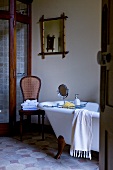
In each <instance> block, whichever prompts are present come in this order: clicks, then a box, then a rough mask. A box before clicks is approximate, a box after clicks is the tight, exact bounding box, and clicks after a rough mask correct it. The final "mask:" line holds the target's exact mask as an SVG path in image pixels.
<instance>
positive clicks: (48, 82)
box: [32, 0, 101, 102]
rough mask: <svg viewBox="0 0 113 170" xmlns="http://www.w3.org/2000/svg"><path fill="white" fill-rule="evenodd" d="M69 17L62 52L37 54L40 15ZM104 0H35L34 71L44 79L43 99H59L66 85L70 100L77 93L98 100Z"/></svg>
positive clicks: (85, 97)
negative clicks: (98, 60)
mask: <svg viewBox="0 0 113 170" xmlns="http://www.w3.org/2000/svg"><path fill="white" fill-rule="evenodd" d="M63 12H64V13H65V15H66V16H68V19H67V20H66V50H67V51H69V53H68V54H67V55H66V57H65V58H64V59H62V55H55V56H54V55H51V56H45V59H42V58H41V56H38V53H40V52H41V50H40V49H41V45H40V29H39V24H37V22H38V21H39V19H40V17H41V16H42V15H44V17H45V18H55V17H59V16H60V15H61V14H62V13H63ZM100 40H101V0H65V1H61V0H34V1H33V3H32V74H33V75H37V76H39V77H40V78H41V80H42V87H41V92H40V98H39V100H40V101H48V100H59V97H58V96H57V92H56V91H57V87H58V86H59V85H60V84H62V83H63V84H66V85H67V87H68V88H69V96H68V98H67V100H73V99H74V96H75V93H78V94H79V98H80V99H81V100H84V101H93V102H99V91H100V89H99V87H100V85H99V84H100V68H99V65H98V64H97V60H96V55H97V52H98V50H100V46H101V41H100Z"/></svg>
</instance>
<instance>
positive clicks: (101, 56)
mask: <svg viewBox="0 0 113 170" xmlns="http://www.w3.org/2000/svg"><path fill="white" fill-rule="evenodd" d="M110 61H111V54H110V53H108V52H101V51H98V53H97V63H98V64H99V65H101V66H105V65H106V64H107V63H109V62H110Z"/></svg>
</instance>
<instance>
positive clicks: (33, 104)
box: [21, 100, 39, 110]
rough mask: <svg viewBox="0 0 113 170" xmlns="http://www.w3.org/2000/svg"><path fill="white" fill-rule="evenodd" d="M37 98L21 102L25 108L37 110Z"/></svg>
mask: <svg viewBox="0 0 113 170" xmlns="http://www.w3.org/2000/svg"><path fill="white" fill-rule="evenodd" d="M38 104H39V102H37V100H25V101H24V103H22V104H21V107H22V109H23V110H37V109H38Z"/></svg>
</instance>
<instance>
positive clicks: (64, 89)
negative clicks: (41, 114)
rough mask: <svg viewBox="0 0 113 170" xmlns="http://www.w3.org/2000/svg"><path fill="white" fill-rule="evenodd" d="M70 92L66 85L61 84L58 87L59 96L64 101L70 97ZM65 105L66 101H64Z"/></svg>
mask: <svg viewBox="0 0 113 170" xmlns="http://www.w3.org/2000/svg"><path fill="white" fill-rule="evenodd" d="M68 91H69V89H68V88H67V86H66V85H64V84H61V85H59V87H58V95H59V96H61V97H62V98H63V100H64V99H65V98H66V97H67V96H68ZM64 103H65V101H64Z"/></svg>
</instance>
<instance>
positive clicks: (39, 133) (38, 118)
mask: <svg viewBox="0 0 113 170" xmlns="http://www.w3.org/2000/svg"><path fill="white" fill-rule="evenodd" d="M38 128H39V135H40V132H41V130H40V113H39V114H38Z"/></svg>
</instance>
